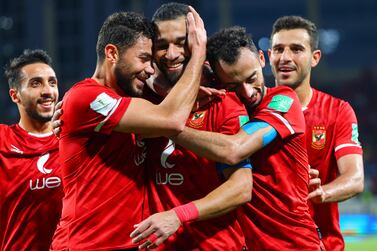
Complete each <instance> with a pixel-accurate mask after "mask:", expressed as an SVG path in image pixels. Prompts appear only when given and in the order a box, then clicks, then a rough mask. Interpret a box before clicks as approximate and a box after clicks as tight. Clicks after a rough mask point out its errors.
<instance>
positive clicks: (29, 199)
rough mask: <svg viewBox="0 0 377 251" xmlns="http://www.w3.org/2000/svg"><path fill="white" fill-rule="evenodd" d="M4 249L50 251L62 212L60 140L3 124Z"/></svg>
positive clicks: (0, 242) (0, 223)
mask: <svg viewBox="0 0 377 251" xmlns="http://www.w3.org/2000/svg"><path fill="white" fill-rule="evenodd" d="M0 139H1V140H0V180H1V182H0V250H4V251H6V250H36V251H37V250H38V251H39V250H48V249H49V246H50V244H51V241H52V236H53V233H54V231H55V229H56V226H57V224H58V220H59V218H60V215H61V209H62V202H61V200H62V197H63V190H62V183H61V168H60V165H59V160H58V140H57V139H56V137H55V136H54V135H52V133H50V134H47V135H38V136H37V135H32V134H29V133H27V132H26V131H25V130H23V129H22V128H21V127H20V126H19V125H12V126H7V125H0Z"/></svg>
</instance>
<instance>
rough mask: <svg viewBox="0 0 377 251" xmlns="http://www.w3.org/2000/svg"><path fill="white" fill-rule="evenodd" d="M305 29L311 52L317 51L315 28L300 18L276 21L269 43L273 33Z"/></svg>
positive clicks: (317, 38)
mask: <svg viewBox="0 0 377 251" xmlns="http://www.w3.org/2000/svg"><path fill="white" fill-rule="evenodd" d="M293 29H305V30H306V31H307V32H308V34H309V37H310V47H311V50H312V51H314V50H317V49H318V44H319V35H318V30H317V26H316V25H315V24H314V23H313V22H311V21H310V20H308V19H305V18H303V17H300V16H283V17H279V18H278V19H276V21H275V23H274V25H273V26H272V33H271V38H270V39H271V41H272V37H273V35H274V34H275V33H277V32H279V31H281V30H293Z"/></svg>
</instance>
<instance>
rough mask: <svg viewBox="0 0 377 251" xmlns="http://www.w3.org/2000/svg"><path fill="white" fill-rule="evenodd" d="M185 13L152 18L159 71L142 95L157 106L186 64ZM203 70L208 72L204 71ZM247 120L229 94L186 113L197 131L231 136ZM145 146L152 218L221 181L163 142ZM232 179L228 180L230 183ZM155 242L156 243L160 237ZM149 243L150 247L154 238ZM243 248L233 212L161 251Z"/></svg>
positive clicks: (186, 230) (171, 7)
mask: <svg viewBox="0 0 377 251" xmlns="http://www.w3.org/2000/svg"><path fill="white" fill-rule="evenodd" d="M188 11H189V9H188V6H187V5H185V4H180V3H168V4H164V5H162V6H161V7H160V8H159V9H158V10H157V11H156V12H155V14H154V16H153V19H152V21H153V22H154V23H155V25H156V27H157V29H158V32H157V33H158V35H157V37H156V40H155V43H154V49H155V51H154V58H155V62H156V64H157V66H158V67H157V68H156V70H159V71H160V72H159V75H157V76H156V77H155V78H153V80H154V81H150V84H151V87H152V88H151V89H148V88H146V90H144V92H145V95H144V97H145V98H147V99H148V100H152V101H153V102H155V103H159V102H161V101H162V100H163V98H164V97H165V96H166V94H167V92H169V91H170V89H171V88H172V86H174V85H176V83H177V81H178V79H179V78H180V76H181V75H182V72H183V70H184V68H185V67H187V66H186V65H187V62H188V60H189V59H190V53H189V51H188V50H187V48H186V42H187V41H186V24H185V23H186V15H187V13H188ZM203 70H207V68H206V66H204V68H203ZM150 80H152V78H151V79H150ZM148 82H149V79H148ZM152 89H153V90H154V91H152ZM247 120H248V117H247V112H246V110H245V108H244V106H243V105H242V103H241V102H240V101H239V99H238V98H237V96H236V95H235V94H234V93H232V94H228V95H226V96H223V97H221V98H218V99H215V100H213V101H212V102H210V103H208V104H206V105H204V106H201V107H199V108H198V109H197V110H195V111H194V112H192V113H191V114H190V116H189V118H188V119H187V122H186V124H187V126H189V127H191V128H196V129H200V130H208V131H218V132H222V133H226V134H234V133H236V132H237V131H238V130H239V128H240V124H241V123H242V122H243V121H244V122H246V121H247ZM145 143H146V147H147V159H146V166H147V172H148V190H147V191H148V200H149V205H150V210H151V213H156V212H162V211H165V210H170V209H172V208H175V207H177V206H180V205H182V204H186V203H189V202H191V201H192V200H195V199H197V198H201V197H203V196H205V195H206V194H208V193H209V192H210V191H212V190H213V189H215V188H216V187H218V186H219V185H221V183H222V179H221V178H220V177H219V176H218V174H217V171H216V168H215V162H213V161H209V160H207V159H205V158H202V157H199V156H198V155H196V154H195V153H193V152H191V151H188V150H186V149H185V148H183V147H181V146H178V145H175V144H174V143H173V142H172V141H171V140H169V139H168V138H166V137H160V138H155V139H149V140H146V141H145ZM229 175H230V172H229ZM237 175H239V176H240V175H251V174H250V170H242V169H239V170H237V171H236V173H235V174H233V175H232V177H233V176H237ZM231 180H232V179H229V182H230V181H231ZM246 181H247V182H245V183H244V184H241V183H240V184H239V186H238V187H235V189H234V190H233V191H232V192H233V193H235V194H236V193H237V192H238V191H240V190H241V189H244V188H247V187H248V186H249V187H250V183H249V182H248V180H246ZM242 185H243V186H242ZM249 191H250V190H249ZM249 195H250V193H249V194H247V196H244V197H242V196H238V197H237V196H235V197H234V200H238V202H237V203H238V204H242V203H244V202H245V201H244V200H245V198H246V199H247V198H248V197H249ZM178 210H179V209H178ZM156 234H157V233H156ZM155 237H156V238H160V236H159V235H156V236H155ZM150 241H151V242H153V241H154V239H152V240H150ZM148 244H150V245H151V244H152V243H148ZM158 244H159V242H158V240H157V245H158ZM146 245H147V244H146ZM244 246H245V240H244V237H243V233H242V231H241V227H240V226H239V224H238V222H237V221H236V215H235V213H231V214H229V215H225V216H222V217H220V218H218V219H213V220H208V221H203V222H193V223H190V224H189V223H188V224H183V227H182V228H180V230H179V232H178V233H177V234H176V235H175V236H172V238H169V240H168V241H167V242H165V243H164V244H163V245H161V246H160V248H159V249H160V250H187V251H188V250H204V251H205V250H208V251H212V250H227V251H230V250H242V248H243V247H244ZM151 247H152V246H151Z"/></svg>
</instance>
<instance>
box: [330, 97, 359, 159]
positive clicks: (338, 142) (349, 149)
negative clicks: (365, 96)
mask: <svg viewBox="0 0 377 251" xmlns="http://www.w3.org/2000/svg"><path fill="white" fill-rule="evenodd" d="M339 115H340V116H338V117H337V119H336V122H335V123H336V124H335V157H336V159H339V158H340V157H342V156H344V155H347V154H362V152H363V150H362V148H361V145H360V142H359V131H358V125H357V119H356V115H355V112H354V111H353V109H352V107H351V105H350V104H349V103H348V102H343V103H342V105H341V108H340V110H339Z"/></svg>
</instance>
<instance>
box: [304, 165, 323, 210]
mask: <svg viewBox="0 0 377 251" xmlns="http://www.w3.org/2000/svg"><path fill="white" fill-rule="evenodd" d="M308 198H309V199H310V200H312V201H313V202H314V203H322V202H324V201H325V192H324V190H323V188H322V186H321V179H320V178H319V171H318V170H317V169H314V168H310V169H309V196H308Z"/></svg>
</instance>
